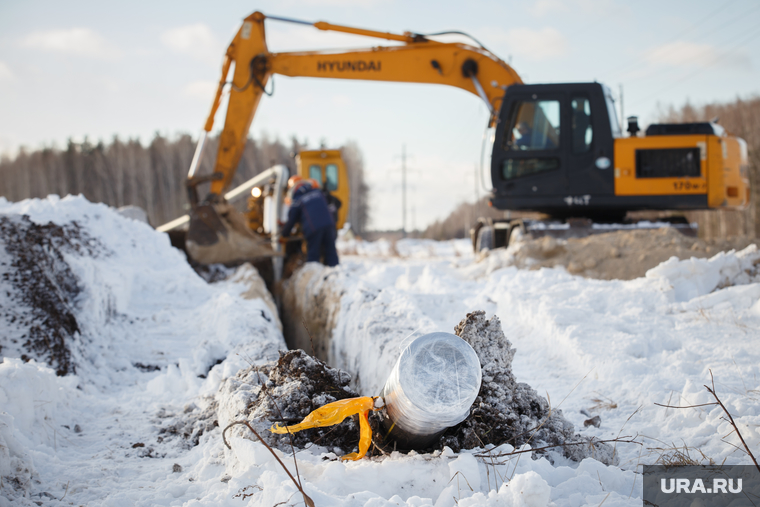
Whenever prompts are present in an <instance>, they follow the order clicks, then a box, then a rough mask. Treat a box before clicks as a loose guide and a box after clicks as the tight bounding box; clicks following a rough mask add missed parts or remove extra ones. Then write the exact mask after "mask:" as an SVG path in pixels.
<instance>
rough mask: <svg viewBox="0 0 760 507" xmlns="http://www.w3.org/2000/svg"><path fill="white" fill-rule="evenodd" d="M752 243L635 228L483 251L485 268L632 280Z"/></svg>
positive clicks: (542, 240)
mask: <svg viewBox="0 0 760 507" xmlns="http://www.w3.org/2000/svg"><path fill="white" fill-rule="evenodd" d="M753 243H757V240H753V239H748V238H728V239H708V240H704V239H699V238H694V237H688V236H685V235H683V234H681V233H680V232H678V231H676V230H675V229H673V228H662V229H636V230H627V231H615V232H609V233H604V234H594V235H591V236H587V237H585V238H570V239H567V240H561V239H555V238H552V237H549V236H544V237H541V238H536V239H523V240H521V241H520V242H518V243H517V244H515V245H510V247H509V248H507V249H506V250H504V249H501V250H492V251H490V252H487V253H484V254H483V257H482V258H481V260H480V261H481V263H484V265H486V266H487V271H488V272H491V271H494V270H495V269H499V268H501V267H506V266H516V267H518V268H522V269H539V268H542V267H556V266H563V267H565V269H567V271H568V272H569V273H571V274H577V275H581V276H585V277H587V278H597V279H602V280H612V279H618V280H632V279H634V278H639V277H642V276H644V275H645V274H646V272H647V271H648V270H650V269H652V268H653V267H655V266H657V265H658V264H660V263H662V262H665V261H666V260H668V259H669V258H671V257H673V256H675V257H678V258H679V259H689V258H691V257H697V258H706V257H712V256H713V255H715V254H717V253H718V252H722V251H728V250H732V249H733V250H737V251H738V250H742V249H744V248H746V247H747V246H749V245H751V244H753Z"/></svg>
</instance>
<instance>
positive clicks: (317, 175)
mask: <svg viewBox="0 0 760 507" xmlns="http://www.w3.org/2000/svg"><path fill="white" fill-rule="evenodd" d="M309 178H311V179H313V180H317V181H318V182H319V184H320V185H321V184H322V166H320V165H317V164H313V165H311V166H309Z"/></svg>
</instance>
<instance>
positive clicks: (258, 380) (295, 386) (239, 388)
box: [217, 350, 359, 455]
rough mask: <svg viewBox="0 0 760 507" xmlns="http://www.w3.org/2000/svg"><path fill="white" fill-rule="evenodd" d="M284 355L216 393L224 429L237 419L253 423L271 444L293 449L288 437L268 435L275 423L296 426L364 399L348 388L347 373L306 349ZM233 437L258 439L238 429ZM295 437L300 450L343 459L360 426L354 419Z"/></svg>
mask: <svg viewBox="0 0 760 507" xmlns="http://www.w3.org/2000/svg"><path fill="white" fill-rule="evenodd" d="M280 354H281V355H280V358H279V359H278V360H277V361H276V362H270V363H267V364H265V365H262V366H255V367H253V366H252V367H250V368H247V369H245V370H241V371H240V372H238V374H237V375H236V376H235V377H232V378H229V379H227V380H225V381H224V383H223V384H222V386H221V388H220V390H219V394H218V395H217V399H218V400H219V410H218V413H219V424H220V426H222V427H223V428H224V427H226V426H227V425H229V424H230V423H232V422H233V421H248V422H249V423H250V424H251V426H253V427H254V428H255V429H256V431H257V432H258V433H259V435H261V437H262V438H264V439H266V440H267V443H268V444H269V445H271V446H273V447H277V448H279V449H281V450H283V451H290V450H291V447H290V445H291V439H290V437H289V436H288V435H287V434H286V435H275V434H273V433H270V432H269V428H271V427H272V425H273V424H274V423H277V422H279V423H280V424H282V425H291V424H296V423H299V422H301V420H303V418H304V417H306V416H307V415H309V413H311V412H312V411H313V410H315V409H317V408H319V407H321V406H323V405H326V404H328V403H332V402H333V401H337V400H343V399H346V398H353V397H356V396H359V395H358V394H357V393H355V392H353V391H351V390H350V389H349V388H348V384H349V382H350V381H351V376H350V375H349V374H348V373H346V372H343V371H340V370H336V369H334V368H330V367H329V366H327V365H326V364H325V363H323V362H322V361H320V360H319V359H315V358H313V357H311V356H310V355H308V354H307V353H305V352H304V351H303V350H291V351H288V352H281V353H280ZM230 436H243V437H245V438H250V439H252V440H256V437H255V436H254V435H252V434H251V432H250V430H248V429H247V428H245V427H244V426H239V425H238V426H234V427H233V428H230V430H228V431H227V437H228V440H229V437H230ZM292 437H293V440H292V442H293V445H294V446H295V447H297V448H304V447H307V446H309V445H311V444H318V445H321V446H324V447H326V448H328V449H330V450H332V451H334V452H336V454H339V455H343V454H345V453H348V452H351V451H352V450H354V448H355V447H356V445H357V444H358V442H359V425H358V422H355V421H354V420H353V419H351V418H349V419H346V420H345V421H344V422H342V423H341V424H339V425H337V426H331V427H328V428H314V429H309V430H304V431H300V432H298V433H294V434H293V435H292Z"/></svg>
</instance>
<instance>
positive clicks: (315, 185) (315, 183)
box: [306, 178, 322, 188]
mask: <svg viewBox="0 0 760 507" xmlns="http://www.w3.org/2000/svg"><path fill="white" fill-rule="evenodd" d="M306 183H308V184H309V185H311V188H322V185H320V184H319V182H318V181H317V180H315V179H314V178H309V179H308V180H306Z"/></svg>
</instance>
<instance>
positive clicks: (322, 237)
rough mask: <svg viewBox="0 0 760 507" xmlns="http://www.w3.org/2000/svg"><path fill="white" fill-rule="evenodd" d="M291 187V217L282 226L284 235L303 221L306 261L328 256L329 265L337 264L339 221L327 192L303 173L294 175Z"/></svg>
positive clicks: (327, 263)
mask: <svg viewBox="0 0 760 507" xmlns="http://www.w3.org/2000/svg"><path fill="white" fill-rule="evenodd" d="M288 187H289V189H290V190H289V191H288V194H289V197H290V201H291V202H290V209H289V210H288V221H287V222H286V223H285V225H283V227H282V236H283V237H284V238H287V237H288V236H290V233H291V231H292V230H293V227H295V225H296V223H300V224H301V231H302V232H303V235H304V238H305V239H306V262H320V259H321V258H323V257H324V263H325V265H327V266H331V267H332V266H337V265H338V252H337V250H336V249H335V237H336V231H335V221H334V220H333V217H332V215H331V214H330V210H329V209H328V207H327V201H326V200H325V196H324V194H322V192H321V190H320V189H319V188H314V187H313V186H312V185H311V184H310V183H309V182H308V181H306V180H303V179H301V178H300V177H299V176H293V177H291V178H290V180H288Z"/></svg>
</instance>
